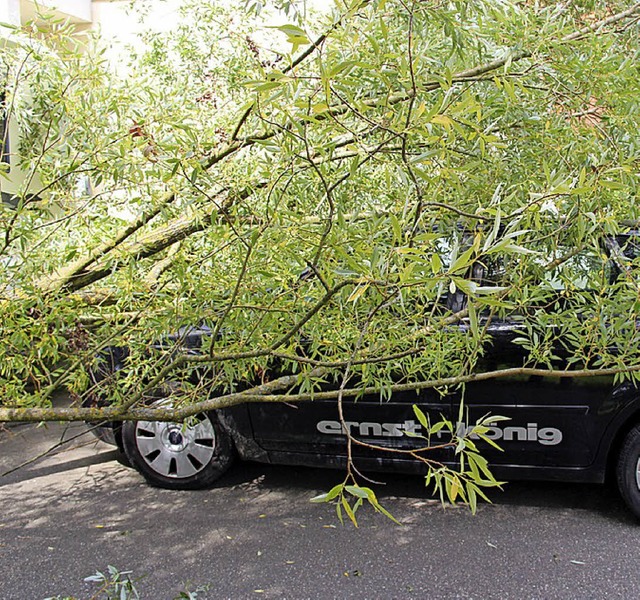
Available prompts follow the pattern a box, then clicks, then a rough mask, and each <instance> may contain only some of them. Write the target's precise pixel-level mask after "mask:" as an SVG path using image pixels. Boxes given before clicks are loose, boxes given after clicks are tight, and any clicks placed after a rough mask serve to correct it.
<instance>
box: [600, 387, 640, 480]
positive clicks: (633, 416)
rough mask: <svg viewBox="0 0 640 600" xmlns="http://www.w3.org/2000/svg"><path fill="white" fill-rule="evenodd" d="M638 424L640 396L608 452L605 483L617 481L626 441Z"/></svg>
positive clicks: (618, 428)
mask: <svg viewBox="0 0 640 600" xmlns="http://www.w3.org/2000/svg"><path fill="white" fill-rule="evenodd" d="M638 424H640V396H639V397H636V399H635V401H634V402H633V410H631V411H630V412H629V414H626V415H625V418H624V420H622V421H621V423H620V425H619V426H618V427H617V429H616V431H615V433H614V434H613V438H612V440H611V443H610V444H609V448H608V450H607V457H606V463H605V473H604V476H605V482H607V483H610V482H612V481H614V480H615V475H616V464H617V460H618V457H619V456H620V451H621V450H622V445H623V444H624V440H625V439H626V437H627V435H628V434H629V432H630V431H631V430H632V429H633V428H634V427H635V426H636V425H638Z"/></svg>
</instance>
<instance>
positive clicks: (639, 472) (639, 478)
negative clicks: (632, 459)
mask: <svg viewBox="0 0 640 600" xmlns="http://www.w3.org/2000/svg"><path fill="white" fill-rule="evenodd" d="M636 485H637V486H638V489H639V490H640V458H638V462H636Z"/></svg>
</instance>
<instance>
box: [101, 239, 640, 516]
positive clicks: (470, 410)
mask: <svg viewBox="0 0 640 600" xmlns="http://www.w3.org/2000/svg"><path fill="white" fill-rule="evenodd" d="M630 240H632V242H633V243H632V244H629V242H630ZM636 240H637V234H635V233H634V235H633V236H629V235H628V236H625V237H624V238H623V239H617V240H616V239H614V240H610V241H609V246H613V245H615V246H616V247H617V248H621V247H624V248H628V247H629V246H630V245H631V246H633V247H632V248H631V251H632V252H633V255H634V256H635V255H636V254H637V253H636V247H635V244H636ZM625 251H628V250H625ZM585 264H586V263H585ZM578 266H579V265H578ZM616 271H617V266H616V264H615V263H614V261H612V265H611V268H610V276H611V277H612V278H614V277H616V276H617V274H616ZM459 300H460V299H459V298H456V297H454V296H450V297H449V298H447V299H446V301H447V303H448V304H451V306H448V308H449V310H451V311H453V310H458V309H459V304H460V302H459ZM485 325H486V333H487V334H488V338H489V339H490V340H491V343H490V344H488V345H487V347H486V348H485V351H484V354H483V356H482V358H481V360H480V364H479V365H478V367H477V370H478V372H489V371H498V370H500V371H504V370H505V369H513V371H512V372H511V373H510V374H509V375H508V376H500V377H494V378H489V379H485V380H471V381H469V382H467V383H466V385H465V387H464V398H463V397H462V393H463V392H461V391H457V388H450V389H449V390H448V391H447V393H441V392H440V391H438V390H436V389H433V388H427V389H421V390H418V391H415V390H413V391H403V392H397V393H394V394H392V395H391V397H390V398H389V399H388V400H386V399H385V400H382V399H381V398H380V396H379V395H364V396H362V397H360V398H358V399H357V400H353V399H345V400H344V403H343V411H344V425H343V423H341V421H340V419H339V417H338V411H337V404H336V400H335V399H330V400H324V399H315V400H313V401H306V402H302V403H297V404H291V403H285V402H278V403H273V402H269V403H255V402H254V403H248V404H243V405H238V406H234V407H232V408H227V409H221V410H218V411H216V413H215V421H216V423H215V427H214V428H213V429H214V430H215V431H214V430H211V428H210V431H211V433H210V436H211V438H212V439H219V438H220V437H221V436H222V435H225V436H228V437H229V439H230V440H231V442H232V444H231V445H232V446H233V448H234V449H235V452H236V453H237V454H238V455H239V457H240V458H243V459H247V460H255V461H261V462H268V463H275V464H290V465H310V466H320V467H344V466H346V464H347V436H346V435H345V431H344V428H345V427H346V428H348V430H349V432H350V433H351V434H352V435H353V436H354V437H356V438H357V439H359V440H362V441H365V442H369V443H370V444H373V445H376V446H382V447H386V448H392V449H404V450H410V449H415V448H417V447H418V446H422V445H423V440H418V439H417V438H416V437H415V436H413V435H412V434H420V433H424V431H423V430H422V426H421V424H420V422H419V420H418V419H417V417H416V414H415V412H414V405H415V406H417V407H418V408H419V409H420V410H421V411H422V412H424V413H425V414H426V415H428V416H429V418H430V419H431V422H437V421H439V420H441V419H442V418H445V419H447V420H449V421H451V422H452V423H454V428H455V430H457V431H458V432H460V433H462V432H464V431H465V430H467V428H469V427H471V426H472V424H474V423H475V422H476V421H477V420H478V419H480V418H482V417H484V416H486V415H500V416H504V417H507V418H508V420H504V421H503V420H501V421H499V422H495V423H492V424H491V426H490V428H489V430H488V432H487V433H486V435H487V437H489V438H491V439H492V440H494V441H495V442H496V443H497V444H499V446H500V447H501V449H502V450H499V449H497V448H495V447H493V446H491V445H489V444H487V443H485V442H481V441H479V442H478V448H479V450H480V451H481V453H482V455H483V456H484V457H485V458H486V459H487V460H488V462H489V465H490V467H491V470H492V472H493V474H494V475H495V477H497V478H498V479H504V480H514V479H536V480H559V481H568V482H592V483H601V482H603V481H604V480H605V477H606V476H607V474H608V473H609V472H612V471H614V472H615V474H616V476H617V479H618V483H619V485H620V488H621V491H622V493H623V496H624V497H625V500H626V501H627V503H628V504H629V505H630V507H631V508H632V510H633V511H634V512H635V513H636V514H637V515H638V516H640V391H639V390H638V389H637V387H636V386H635V384H634V383H633V382H630V381H625V382H623V383H617V384H615V383H614V378H613V377H612V376H590V377H578V376H573V375H572V373H571V370H570V369H569V368H567V369H566V370H565V368H563V369H561V370H564V372H563V373H561V374H560V375H558V374H553V375H545V374H544V373H543V372H542V373H541V372H536V373H534V374H532V373H531V372H530V370H529V371H527V370H522V367H523V365H524V364H527V363H528V357H527V351H526V350H525V348H524V347H523V345H522V344H520V343H518V339H517V338H518V337H519V336H520V335H521V333H522V329H521V324H520V323H519V322H518V320H509V319H507V320H499V319H493V320H490V321H487V322H486V323H485ZM467 326H468V325H467V324H466V323H465V322H464V321H463V322H461V323H459V324H457V325H456V327H458V329H461V328H462V329H464V328H465V327H467ZM209 335H211V330H210V329H208V328H207V327H194V328H188V329H185V330H182V331H180V332H178V333H177V334H174V335H173V336H168V339H169V341H170V342H171V343H175V344H176V348H178V350H177V351H182V352H189V353H198V352H199V347H200V346H201V344H202V342H203V341H204V339H205V338H206V337H207V336H209ZM126 359H127V353H126V350H122V349H113V350H112V351H111V352H110V354H109V359H108V361H107V362H108V363H109V364H108V365H107V368H106V371H107V372H109V373H113V372H115V371H117V370H119V369H123V368H125V369H126ZM565 367H566V365H565ZM94 379H95V377H94ZM461 403H463V406H464V410H463V411H462V412H460V405H461ZM460 414H463V415H464V417H463V418H462V419H460V417H459V415H460ZM212 418H213V417H212ZM145 427H147V429H148V428H149V427H148V426H146V425H142V426H140V425H138V426H133V425H127V424H124V425H123V424H119V423H111V424H108V425H107V426H106V427H103V428H102V434H101V435H102V436H103V439H107V440H108V441H111V442H113V443H116V444H117V445H118V446H119V447H120V448H121V449H122V450H124V451H125V453H126V454H127V456H128V457H129V458H131V457H133V460H132V462H133V464H134V466H136V467H137V468H138V469H139V470H140V471H141V472H142V473H143V474H144V475H145V477H146V478H147V479H148V480H149V481H150V482H151V483H154V484H157V485H170V486H172V487H201V486H202V484H203V483H206V484H208V483H210V482H211V481H212V480H213V479H214V477H215V478H217V476H218V473H217V472H216V473H215V474H212V475H211V478H207V479H206V480H205V481H204V482H203V481H200V480H199V479H194V480H193V481H191V479H187V478H185V480H184V481H185V485H181V484H180V481H179V480H180V477H179V473H178V471H179V469H178V468H177V467H176V465H175V463H167V464H169V465H170V466H169V467H167V466H165V467H164V470H165V471H166V472H164V474H162V476H161V477H157V476H156V475H157V473H154V467H153V464H154V460H156V459H155V456H156V452H155V451H154V452H153V453H147V454H145V452H146V450H144V449H143V451H142V452H139V451H138V449H137V446H136V440H137V439H139V438H138V436H140V435H142V436H143V437H144V436H147V438H149V439H155V438H154V436H155V435H156V434H155V433H154V432H149V431H145ZM216 432H217V438H216ZM165 434H166V431H165ZM173 435H174V438H175V439H178V438H180V434H179V432H178V430H177V429H175V430H173ZM157 439H158V440H160V434H158V437H157ZM448 439H450V434H449V433H447V434H445V433H444V430H441V432H440V433H438V434H436V435H435V436H433V437H432V439H431V443H432V444H435V445H436V446H438V445H440V442H441V441H442V442H445V441H447V440H448ZM141 443H142V445H143V446H144V447H145V448H146V447H147V446H145V444H147V445H148V443H149V442H148V441H146V438H145V439H144V440H143V441H142V442H141ZM208 443H209V442H208ZM211 443H213V442H211ZM442 445H445V444H442ZM158 448H160V449H161V450H162V452H164V451H165V448H164V447H162V446H161V445H160V442H159V441H158ZM174 450H175V452H176V456H177V455H178V454H177V453H178V452H182V451H183V449H182V446H175V447H173V446H172V447H171V449H170V451H171V452H173V451H174ZM352 450H353V459H354V462H355V464H356V466H357V467H358V468H359V469H362V470H374V471H380V470H388V469H392V470H395V471H400V472H406V473H421V472H423V471H424V468H425V467H424V464H423V463H421V462H420V461H417V460H415V459H412V458H411V457H410V456H408V455H406V454H400V453H389V452H384V451H379V450H378V451H376V450H373V449H371V448H368V447H365V446H361V445H358V444H356V445H354V446H353V448H352ZM170 456H172V455H170ZM430 457H431V458H433V459H434V460H438V461H440V462H442V463H444V464H450V465H452V466H454V465H455V464H456V462H457V461H458V458H457V457H456V456H454V448H453V447H452V446H451V445H449V446H448V447H444V448H439V449H436V450H433V452H432V454H430ZM212 459H213V455H212ZM167 460H172V459H167ZM192 462H194V464H196V465H197V468H198V469H200V468H201V467H200V466H199V465H200V461H199V459H194V460H193V461H192ZM187 466H188V465H187ZM167 469H169V470H168V471H167ZM204 469H205V466H202V470H204ZM194 477H195V475H194ZM174 483H175V484H176V485H173V484H174Z"/></svg>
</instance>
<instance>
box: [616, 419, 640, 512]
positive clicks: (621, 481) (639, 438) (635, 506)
mask: <svg viewBox="0 0 640 600" xmlns="http://www.w3.org/2000/svg"><path fill="white" fill-rule="evenodd" d="M616 479H617V480H618V488H619V489H620V493H621V494H622V498H623V499H624V501H625V502H626V503H627V506H628V507H629V508H630V509H631V511H632V512H633V514H634V515H635V516H636V517H637V518H639V519H640V425H636V426H635V427H634V428H633V429H631V431H629V433H628V434H627V437H625V439H624V443H623V444H622V448H621V449H620V454H619V455H618V463H617V465H616Z"/></svg>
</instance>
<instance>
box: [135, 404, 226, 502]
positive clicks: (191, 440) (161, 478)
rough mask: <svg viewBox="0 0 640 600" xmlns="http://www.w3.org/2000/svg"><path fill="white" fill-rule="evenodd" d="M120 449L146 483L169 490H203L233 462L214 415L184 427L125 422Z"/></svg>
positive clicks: (205, 415) (190, 421)
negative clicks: (122, 447)
mask: <svg viewBox="0 0 640 600" xmlns="http://www.w3.org/2000/svg"><path fill="white" fill-rule="evenodd" d="M122 445H123V446H124V451H125V454H126V456H127V458H128V459H129V462H130V463H131V465H132V466H133V467H134V468H135V469H136V470H137V471H138V472H140V473H141V474H142V476H143V477H144V478H145V479H146V480H147V482H148V483H150V484H151V485H153V486H156V487H162V488H167V489H172V490H198V489H203V488H207V487H209V486H210V485H212V484H213V483H214V482H215V481H217V480H218V479H219V478H220V477H221V476H222V475H223V474H224V473H225V472H226V471H227V470H228V469H229V467H230V466H231V464H232V463H233V459H234V451H233V443H232V441H231V437H230V436H229V433H228V432H227V431H226V430H225V428H224V427H223V426H222V425H221V424H220V421H219V419H218V417H217V415H216V414H215V413H201V414H198V415H196V416H194V417H191V418H190V419H188V420H187V421H186V423H185V424H183V423H163V422H161V421H127V422H125V423H123V426H122Z"/></svg>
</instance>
